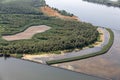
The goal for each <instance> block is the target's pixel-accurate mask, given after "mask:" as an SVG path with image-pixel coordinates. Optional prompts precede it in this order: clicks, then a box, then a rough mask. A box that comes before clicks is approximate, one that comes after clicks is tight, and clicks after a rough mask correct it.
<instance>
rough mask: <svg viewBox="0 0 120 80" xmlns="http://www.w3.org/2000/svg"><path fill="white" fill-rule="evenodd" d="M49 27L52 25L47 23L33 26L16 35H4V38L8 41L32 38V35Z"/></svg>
mask: <svg viewBox="0 0 120 80" xmlns="http://www.w3.org/2000/svg"><path fill="white" fill-rule="evenodd" d="M49 29H50V27H49V26H46V25H40V26H31V27H29V28H28V29H26V30H25V31H24V32H21V33H18V34H15V35H9V36H2V38H3V39H5V40H7V41H13V40H21V39H31V38H32V36H34V35H35V34H37V33H42V32H45V31H47V30H49Z"/></svg>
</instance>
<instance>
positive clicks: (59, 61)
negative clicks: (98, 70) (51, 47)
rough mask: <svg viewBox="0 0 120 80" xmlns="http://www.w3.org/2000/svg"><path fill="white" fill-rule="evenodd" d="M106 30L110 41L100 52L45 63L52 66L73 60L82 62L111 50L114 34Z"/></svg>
mask: <svg viewBox="0 0 120 80" xmlns="http://www.w3.org/2000/svg"><path fill="white" fill-rule="evenodd" d="M106 29H107V30H108V31H109V33H110V39H109V42H108V44H107V45H105V46H103V48H102V50H101V51H99V52H95V53H91V54H86V55H82V56H77V57H71V58H65V59H60V60H51V61H47V62H46V63H47V64H48V65H52V64H58V63H64V62H70V61H75V60H82V59H86V58H90V57H94V56H98V55H102V54H105V53H106V52H108V50H109V49H110V48H111V46H112V44H113V42H114V33H113V32H112V30H111V29H108V28H106Z"/></svg>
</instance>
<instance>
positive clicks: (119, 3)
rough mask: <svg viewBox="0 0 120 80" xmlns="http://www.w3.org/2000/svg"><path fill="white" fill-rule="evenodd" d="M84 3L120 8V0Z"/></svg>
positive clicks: (97, 0) (91, 0) (92, 0)
mask: <svg viewBox="0 0 120 80" xmlns="http://www.w3.org/2000/svg"><path fill="white" fill-rule="evenodd" d="M83 1H88V2H93V3H98V4H104V5H107V6H114V7H120V0H118V1H112V0H83Z"/></svg>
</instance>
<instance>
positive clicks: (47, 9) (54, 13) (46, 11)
mask: <svg viewBox="0 0 120 80" xmlns="http://www.w3.org/2000/svg"><path fill="white" fill-rule="evenodd" d="M40 9H41V11H42V12H43V13H44V14H46V15H48V16H55V17H59V18H61V19H69V20H71V19H72V20H77V21H79V19H78V17H76V16H72V17H70V16H64V15H61V14H60V13H58V12H57V11H55V10H53V9H52V8H50V7H48V6H45V7H41V8H40Z"/></svg>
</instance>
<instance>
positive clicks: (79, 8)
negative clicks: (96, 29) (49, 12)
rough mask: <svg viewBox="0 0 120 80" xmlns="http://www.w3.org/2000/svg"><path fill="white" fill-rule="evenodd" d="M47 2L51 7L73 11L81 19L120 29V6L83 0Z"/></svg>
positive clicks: (47, 0) (52, 0)
mask: <svg viewBox="0 0 120 80" xmlns="http://www.w3.org/2000/svg"><path fill="white" fill-rule="evenodd" d="M46 3H47V4H48V5H49V6H51V7H55V8H58V9H60V10H66V11H67V12H70V13H73V14H74V15H76V16H78V17H79V19H80V20H81V21H85V22H89V23H92V24H94V25H97V26H102V27H108V28H112V29H116V30H120V8H115V7H108V6H105V5H100V4H95V3H90V2H86V1H82V0H57V1H56V0H46Z"/></svg>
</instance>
